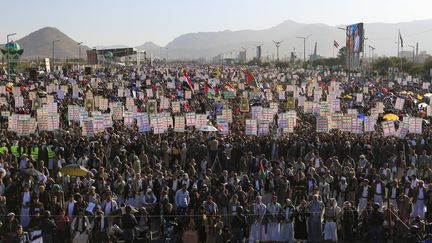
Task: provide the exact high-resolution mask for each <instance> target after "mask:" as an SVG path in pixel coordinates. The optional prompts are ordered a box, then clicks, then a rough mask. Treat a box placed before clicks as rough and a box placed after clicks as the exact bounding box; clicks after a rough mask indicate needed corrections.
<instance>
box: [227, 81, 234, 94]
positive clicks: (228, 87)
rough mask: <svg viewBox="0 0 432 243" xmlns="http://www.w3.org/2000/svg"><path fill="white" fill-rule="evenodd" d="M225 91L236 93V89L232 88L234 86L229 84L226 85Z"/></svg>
mask: <svg viewBox="0 0 432 243" xmlns="http://www.w3.org/2000/svg"><path fill="white" fill-rule="evenodd" d="M225 89H227V90H228V91H231V92H234V93H235V92H236V89H235V88H234V86H233V85H232V84H231V83H227V84H226V85H225Z"/></svg>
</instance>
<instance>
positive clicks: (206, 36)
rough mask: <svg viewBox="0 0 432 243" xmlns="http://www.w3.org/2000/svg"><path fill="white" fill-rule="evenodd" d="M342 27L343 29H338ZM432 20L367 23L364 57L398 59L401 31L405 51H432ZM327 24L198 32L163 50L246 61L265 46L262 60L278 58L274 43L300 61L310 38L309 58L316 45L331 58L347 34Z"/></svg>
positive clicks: (148, 46)
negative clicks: (241, 54) (240, 53)
mask: <svg viewBox="0 0 432 243" xmlns="http://www.w3.org/2000/svg"><path fill="white" fill-rule="evenodd" d="M339 26H343V25H339ZM430 26H432V19H429V20H419V21H412V22H403V23H395V24H389V23H365V24H364V29H365V36H366V38H367V40H366V42H365V52H366V53H365V54H366V55H367V56H369V45H371V46H373V47H375V52H374V53H375V54H377V55H380V56H381V55H386V56H390V55H393V56H395V55H396V54H397V45H396V44H394V42H397V41H398V31H399V29H400V31H401V34H402V37H403V39H404V50H408V51H412V48H410V47H409V46H408V45H412V46H415V44H416V43H417V42H418V43H419V52H420V51H422V50H429V51H430V50H432V29H431V27H430ZM337 27H338V26H329V25H325V24H319V23H317V24H303V23H297V22H294V21H291V20H287V21H285V22H283V23H281V24H279V25H277V26H274V27H271V28H269V29H264V30H240V31H229V30H226V31H219V32H198V33H188V34H184V35H181V36H179V37H177V38H175V39H174V40H172V41H171V42H169V43H168V44H167V46H165V47H162V48H163V50H166V48H168V49H167V51H168V52H169V58H170V59H194V58H199V57H204V58H212V57H214V56H217V55H219V54H225V56H226V57H230V56H233V57H235V56H236V55H237V53H238V51H240V50H242V47H244V48H247V57H248V58H252V57H254V56H256V46H258V45H262V56H263V57H267V56H268V57H270V58H272V57H273V58H276V47H275V45H274V43H273V40H274V41H283V42H282V43H281V46H280V48H279V57H280V58H284V57H289V56H290V53H291V51H295V53H296V55H297V56H298V57H303V52H304V51H303V39H300V38H297V37H304V36H308V35H311V36H310V37H309V38H308V39H307V41H306V54H307V55H310V54H312V53H313V51H314V45H315V42H316V43H317V54H319V55H322V56H325V57H332V56H336V55H337V52H338V49H336V48H334V47H333V42H334V40H336V41H337V42H338V43H339V44H340V46H341V47H342V46H345V31H344V30H340V29H338V28H337ZM139 48H142V49H144V50H146V51H147V53H151V54H153V56H154V57H156V58H158V57H159V56H160V55H162V58H165V57H166V51H161V48H160V47H159V46H157V45H155V44H153V43H145V44H144V45H142V46H139Z"/></svg>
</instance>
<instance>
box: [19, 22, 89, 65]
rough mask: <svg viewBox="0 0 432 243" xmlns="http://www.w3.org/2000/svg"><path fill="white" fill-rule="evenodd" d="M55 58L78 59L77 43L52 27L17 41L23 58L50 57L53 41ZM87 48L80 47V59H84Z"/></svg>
mask: <svg viewBox="0 0 432 243" xmlns="http://www.w3.org/2000/svg"><path fill="white" fill-rule="evenodd" d="M54 40H59V41H57V42H55V44H54V52H55V53H54V55H55V57H56V58H59V57H60V58H78V57H79V47H78V42H77V41H75V40H73V39H71V38H70V37H69V36H67V35H65V34H64V33H62V32H61V31H60V30H58V29H56V28H53V27H45V28H42V29H39V30H37V31H35V32H32V33H30V34H29V35H27V36H25V37H23V38H21V39H19V40H17V41H16V42H17V43H18V44H20V46H21V48H23V49H24V53H23V58H37V57H41V58H43V57H52V50H53V41H54ZM86 50H89V48H88V47H87V46H81V58H85V57H86Z"/></svg>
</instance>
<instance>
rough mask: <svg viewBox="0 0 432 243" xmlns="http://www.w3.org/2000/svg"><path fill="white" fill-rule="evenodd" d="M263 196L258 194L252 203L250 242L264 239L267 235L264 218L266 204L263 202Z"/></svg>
mask: <svg viewBox="0 0 432 243" xmlns="http://www.w3.org/2000/svg"><path fill="white" fill-rule="evenodd" d="M261 200H262V197H261V196H257V197H256V198H255V202H254V203H253V204H252V208H251V212H252V215H251V216H252V218H251V223H252V225H251V229H250V235H249V242H250V243H252V242H255V241H262V240H263V239H264V236H265V229H264V225H263V223H264V222H263V219H264V216H265V214H266V209H267V207H266V205H265V204H264V203H262V201H261Z"/></svg>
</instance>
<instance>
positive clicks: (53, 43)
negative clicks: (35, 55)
mask: <svg viewBox="0 0 432 243" xmlns="http://www.w3.org/2000/svg"><path fill="white" fill-rule="evenodd" d="M59 41H60V40H53V41H52V58H53V64H54V59H55V56H54V54H55V53H54V46H55V43H56V42H59Z"/></svg>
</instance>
